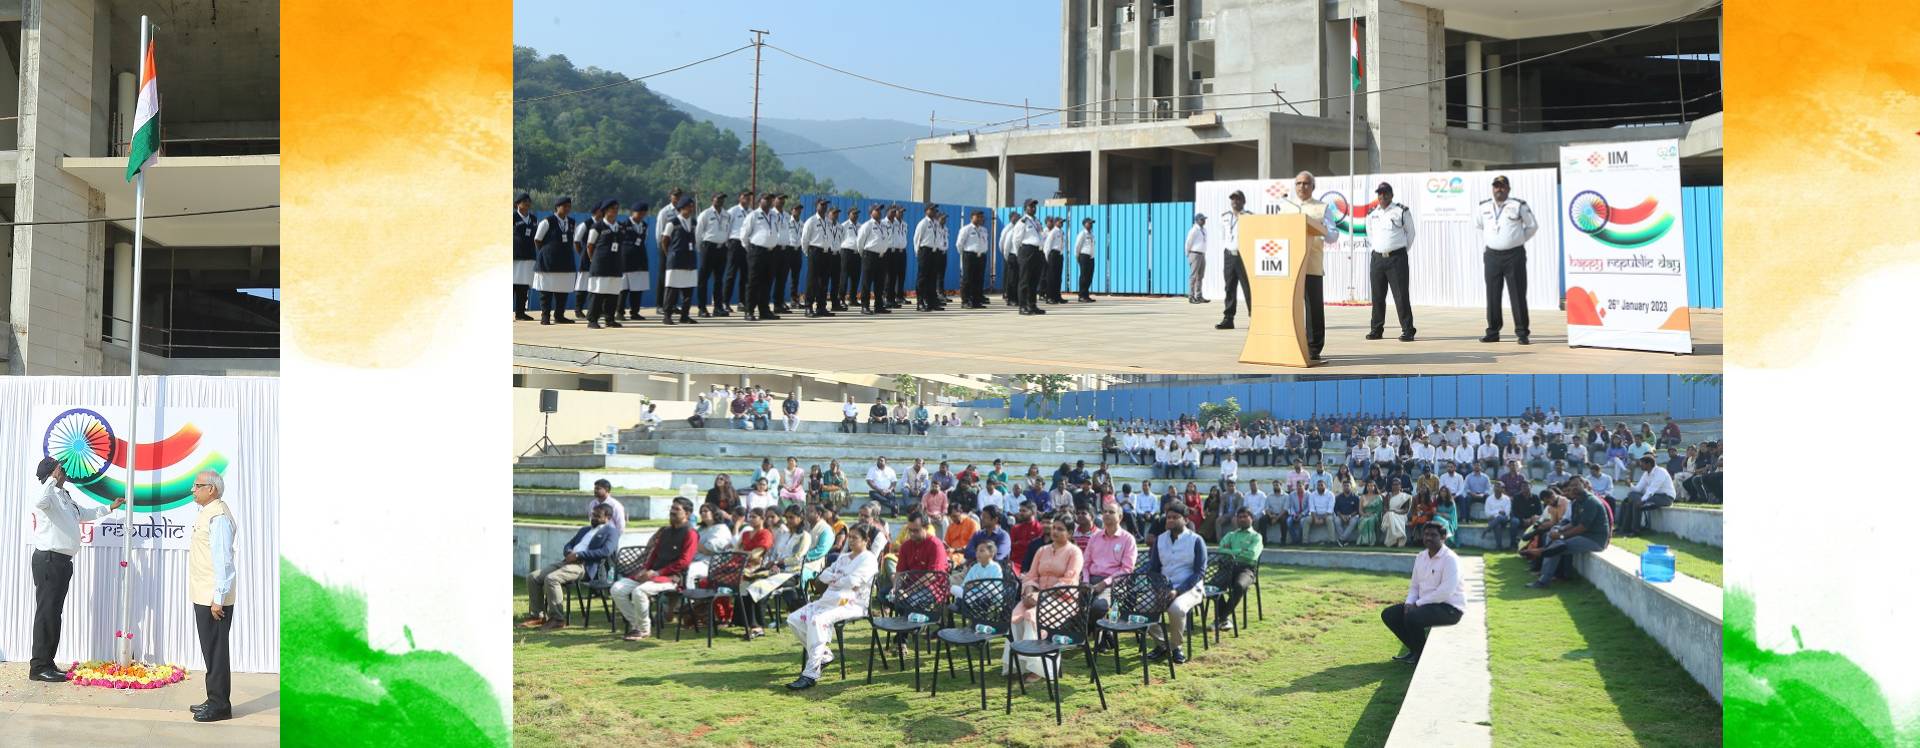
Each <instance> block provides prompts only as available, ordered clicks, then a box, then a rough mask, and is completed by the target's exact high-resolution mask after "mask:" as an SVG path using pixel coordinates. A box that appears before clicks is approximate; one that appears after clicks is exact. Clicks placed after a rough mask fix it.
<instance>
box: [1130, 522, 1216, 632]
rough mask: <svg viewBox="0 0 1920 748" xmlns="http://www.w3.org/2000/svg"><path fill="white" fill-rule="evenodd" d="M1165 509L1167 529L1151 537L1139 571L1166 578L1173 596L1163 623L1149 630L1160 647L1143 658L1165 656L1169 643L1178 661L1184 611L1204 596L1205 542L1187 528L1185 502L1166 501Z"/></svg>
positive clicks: (1185, 625)
mask: <svg viewBox="0 0 1920 748" xmlns="http://www.w3.org/2000/svg"><path fill="white" fill-rule="evenodd" d="M1165 512H1166V514H1165V522H1166V528H1167V531H1166V532H1163V533H1160V534H1159V535H1157V536H1155V537H1154V539H1153V545H1152V546H1151V547H1152V549H1153V550H1152V553H1151V554H1149V555H1148V556H1147V565H1146V567H1145V568H1143V569H1141V570H1140V571H1142V572H1145V573H1153V574H1160V575H1161V576H1164V577H1166V579H1167V585H1168V586H1170V587H1172V588H1173V593H1174V597H1173V604H1172V605H1169V606H1167V618H1166V621H1167V622H1166V625H1165V626H1164V627H1155V628H1154V630H1153V638H1154V639H1155V640H1156V641H1158V642H1160V646H1158V647H1155V648H1154V650H1153V651H1152V652H1148V653H1147V659H1148V660H1151V661H1154V662H1159V661H1160V660H1163V659H1166V657H1167V647H1169V646H1171V647H1173V661H1174V662H1175V663H1176V664H1179V663H1185V662H1186V661H1187V653H1186V649H1185V648H1184V647H1182V646H1180V643H1181V641H1182V640H1183V637H1184V636H1185V634H1186V630H1187V611H1189V610H1192V609H1193V607H1194V606H1196V605H1199V604H1200V602H1201V601H1202V600H1203V599H1205V594H1206V593H1205V592H1204V590H1203V588H1202V585H1201V582H1202V581H1203V580H1204V579H1205V578H1206V571H1207V544H1206V543H1205V542H1203V541H1201V540H1200V534H1199V533H1196V532H1191V531H1189V530H1188V528H1187V507H1186V505H1185V504H1183V503H1180V502H1177V501H1176V502H1169V503H1168V504H1167V505H1166V507H1165Z"/></svg>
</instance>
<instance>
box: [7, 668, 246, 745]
mask: <svg viewBox="0 0 1920 748" xmlns="http://www.w3.org/2000/svg"><path fill="white" fill-rule="evenodd" d="M205 676H206V673H204V672H201V671H197V670H196V671H192V672H189V673H187V679H186V680H184V681H181V682H179V683H175V684H173V685H171V686H167V687H166V688H159V689H154V690H150V691H120V690H115V689H109V688H91V687H83V686H75V685H71V684H64V683H40V682H38V681H31V680H27V664H26V663H24V662H8V663H0V745H89V746H95V745H97V746H122V745H124V746H142V747H144V746H196V745H207V746H215V745H217V746H237V745H279V744H280V676H279V675H277V674H273V673H234V674H233V719H231V720H228V721H225V722H215V723H211V724H201V723H198V722H194V721H193V714H192V713H190V712H188V711H187V707H189V706H192V705H194V704H198V703H200V702H202V701H205V700H206V698H207V690H206V681H205V680H204V678H205Z"/></svg>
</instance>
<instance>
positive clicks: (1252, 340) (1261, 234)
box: [1239, 213, 1313, 368]
mask: <svg viewBox="0 0 1920 748" xmlns="http://www.w3.org/2000/svg"><path fill="white" fill-rule="evenodd" d="M1239 234H1240V257H1241V258H1242V260H1243V261H1244V262H1246V263H1247V276H1248V284H1249V286H1250V290H1251V291H1252V292H1253V302H1252V304H1250V306H1251V307H1253V308H1252V309H1250V310H1248V311H1249V312H1250V314H1249V315H1248V317H1247V321H1248V323H1249V324H1248V326H1247V342H1246V345H1245V346H1244V347H1242V348H1241V349H1240V362H1241V363H1244V364H1273V365H1276V366H1296V367H1301V368H1305V367H1309V366H1312V365H1313V362H1311V361H1308V360H1307V315H1306V276H1305V274H1303V273H1301V272H1300V271H1301V270H1302V269H1303V268H1304V267H1305V266H1306V257H1307V216H1305V215H1302V214H1299V213H1285V214H1280V215H1246V216H1242V217H1241V218H1240V225H1239Z"/></svg>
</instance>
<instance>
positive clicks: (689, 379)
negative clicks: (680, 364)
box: [675, 373, 693, 400]
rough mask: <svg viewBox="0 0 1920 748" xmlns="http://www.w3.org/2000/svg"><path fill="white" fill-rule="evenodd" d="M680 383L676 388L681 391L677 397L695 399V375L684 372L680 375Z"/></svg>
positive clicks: (679, 398)
mask: <svg viewBox="0 0 1920 748" xmlns="http://www.w3.org/2000/svg"><path fill="white" fill-rule="evenodd" d="M679 385H680V386H679V387H677V388H676V389H677V391H678V392H679V397H677V398H675V399H678V400H692V399H693V375H692V374H686V373H682V374H681V375H680V382H679Z"/></svg>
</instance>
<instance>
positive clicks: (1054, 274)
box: [1040, 216, 1067, 304]
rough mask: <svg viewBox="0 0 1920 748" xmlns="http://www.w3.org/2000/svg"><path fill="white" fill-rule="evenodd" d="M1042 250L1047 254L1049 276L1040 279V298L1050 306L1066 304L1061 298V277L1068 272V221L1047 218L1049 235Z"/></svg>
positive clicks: (1060, 218) (1057, 217)
mask: <svg viewBox="0 0 1920 748" xmlns="http://www.w3.org/2000/svg"><path fill="white" fill-rule="evenodd" d="M1044 238H1045V242H1044V243H1043V244H1042V245H1041V247H1040V249H1041V251H1043V252H1046V254H1047V274H1046V276H1045V277H1042V278H1041V279H1040V297H1041V298H1043V299H1046V300H1047V303H1049V304H1064V303H1066V301H1067V300H1066V299H1063V298H1060V277H1061V276H1062V275H1063V274H1064V273H1065V271H1066V267H1067V266H1066V251H1067V219H1065V218H1062V217H1060V216H1048V217H1047V233H1046V235H1045V237H1044Z"/></svg>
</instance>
